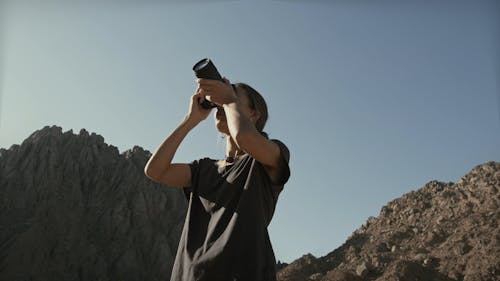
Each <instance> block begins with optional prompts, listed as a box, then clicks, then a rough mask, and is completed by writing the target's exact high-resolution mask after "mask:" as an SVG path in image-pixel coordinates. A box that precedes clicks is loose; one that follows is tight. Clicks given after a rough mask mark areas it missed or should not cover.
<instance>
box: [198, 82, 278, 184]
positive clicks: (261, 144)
mask: <svg viewBox="0 0 500 281" xmlns="http://www.w3.org/2000/svg"><path fill="white" fill-rule="evenodd" d="M198 83H199V85H200V86H199V87H200V88H201V89H202V93H203V95H205V96H206V98H207V99H208V100H210V101H211V102H214V103H216V104H218V105H222V107H223V108H224V112H225V114H226V120H227V126H228V129H229V133H230V135H231V138H232V139H233V140H234V142H235V143H236V145H238V147H239V148H240V149H242V150H244V151H245V152H246V153H248V154H249V155H251V156H252V157H253V158H255V159H256V160H257V161H258V162H260V163H261V164H262V165H264V167H265V169H266V171H267V172H268V174H269V176H270V177H271V179H272V180H273V182H275V180H277V179H278V178H279V176H280V168H281V165H282V162H281V161H282V160H281V159H282V158H281V152H280V148H279V146H278V145H277V144H276V143H275V142H273V141H270V140H269V139H267V138H266V137H264V136H263V135H262V134H261V133H260V132H259V131H258V130H257V129H256V128H255V125H254V124H253V122H252V121H251V120H250V118H249V117H248V116H246V115H245V114H244V113H243V111H242V106H244V105H242V104H241V102H240V100H239V99H238V96H237V95H236V94H235V93H234V91H233V89H232V87H231V84H230V83H229V81H228V80H226V83H224V82H220V81H216V80H209V79H198Z"/></svg>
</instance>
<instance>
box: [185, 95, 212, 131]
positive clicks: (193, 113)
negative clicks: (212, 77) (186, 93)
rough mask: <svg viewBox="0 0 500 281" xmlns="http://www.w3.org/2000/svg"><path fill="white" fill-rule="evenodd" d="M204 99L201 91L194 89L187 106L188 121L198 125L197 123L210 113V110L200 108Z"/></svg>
mask: <svg viewBox="0 0 500 281" xmlns="http://www.w3.org/2000/svg"><path fill="white" fill-rule="evenodd" d="M204 99H205V97H204V96H203V95H202V94H201V90H200V88H199V87H198V88H197V89H196V93H195V94H194V95H192V96H191V103H190V105H189V113H188V120H190V121H193V122H195V123H196V124H198V123H199V122H201V121H203V120H205V119H206V118H207V117H208V115H209V114H210V112H211V111H212V109H211V108H208V109H206V108H204V107H202V106H201V102H202V101H203V100H204Z"/></svg>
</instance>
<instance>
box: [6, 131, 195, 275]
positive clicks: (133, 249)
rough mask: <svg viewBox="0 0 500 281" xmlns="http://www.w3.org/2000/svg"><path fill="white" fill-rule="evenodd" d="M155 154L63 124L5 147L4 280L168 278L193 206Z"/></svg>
mask: <svg viewBox="0 0 500 281" xmlns="http://www.w3.org/2000/svg"><path fill="white" fill-rule="evenodd" d="M150 156H151V154H150V153H149V152H148V151H144V150H143V149H142V148H140V147H138V146H135V147H134V148H133V149H131V150H128V151H126V152H124V153H122V154H119V151H118V149H117V148H116V147H114V146H110V145H107V144H106V143H104V138H103V137H101V136H99V135H96V134H94V133H92V134H91V135H89V134H88V132H87V131H85V130H84V129H82V130H81V131H80V133H79V134H78V135H75V134H73V132H72V130H70V131H67V132H64V133H63V132H62V129H61V128H60V127H56V126H53V127H48V126H47V127H45V128H43V129H42V130H39V131H36V132H34V133H33V134H32V135H31V136H29V137H28V138H27V139H26V140H25V141H24V142H23V143H22V144H21V145H13V146H11V147H10V149H8V150H6V149H0V280H80V281H82V280H89V281H90V280H92V281H94V280H168V278H169V277H170V273H171V268H172V264H173V261H174V257H175V253H176V250H177V244H178V241H179V238H180V233H181V230H182V226H183V222H184V217H185V212H186V208H187V204H186V200H185V198H184V195H183V194H182V191H181V190H180V189H176V188H171V187H167V186H164V185H160V184H157V183H154V182H152V181H151V180H149V179H148V178H147V177H145V175H144V166H145V164H146V162H147V160H148V159H149V157H150Z"/></svg>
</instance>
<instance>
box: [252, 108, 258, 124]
mask: <svg viewBox="0 0 500 281" xmlns="http://www.w3.org/2000/svg"><path fill="white" fill-rule="evenodd" d="M259 118H260V112H259V111H258V110H256V109H254V110H252V115H251V116H250V119H251V120H252V122H253V123H254V124H255V123H256V122H257V120H259Z"/></svg>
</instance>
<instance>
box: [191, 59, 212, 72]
mask: <svg viewBox="0 0 500 281" xmlns="http://www.w3.org/2000/svg"><path fill="white" fill-rule="evenodd" d="M209 62H210V60H209V59H202V60H201V61H199V62H197V63H196V64H195V65H194V67H193V70H194V71H199V70H200V69H203V68H204V67H206V66H207V64H208V63H209Z"/></svg>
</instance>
